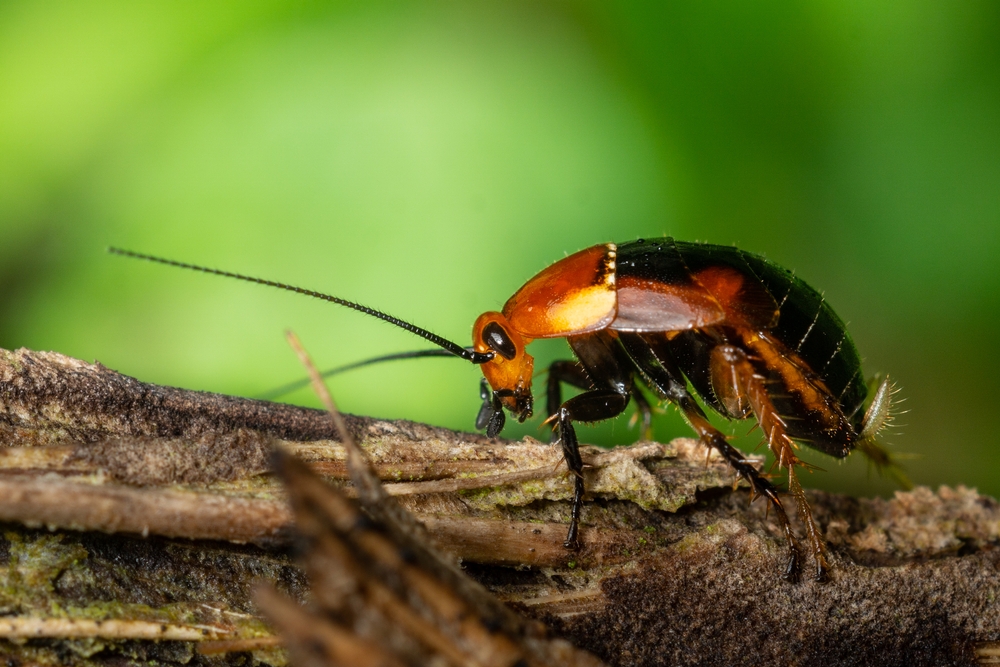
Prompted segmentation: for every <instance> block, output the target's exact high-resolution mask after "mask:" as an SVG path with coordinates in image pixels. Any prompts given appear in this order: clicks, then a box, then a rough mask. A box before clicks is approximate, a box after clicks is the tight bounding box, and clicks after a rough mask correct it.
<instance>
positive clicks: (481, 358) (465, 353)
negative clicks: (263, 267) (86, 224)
mask: <svg viewBox="0 0 1000 667" xmlns="http://www.w3.org/2000/svg"><path fill="white" fill-rule="evenodd" d="M108 252H110V253H111V254H113V255H122V256H124V257H133V258H135V259H144V260H146V261H148V262H156V263H157V264H166V265H167V266H175V267H177V268H179V269H191V270H192V271H201V272H202V273H211V274H213V275H216V276H223V277H225V278H236V279H237V280H245V281H246V282H248V283H257V284H258V285H267V286H268V287H277V288H278V289H283V290H287V291H289V292H296V293H297V294H304V295H306V296H311V297H314V298H316V299H322V300H323V301H329V302H331V303H335V304H337V305H340V306H346V307H348V308H351V309H353V310H357V311H359V312H362V313H364V314H365V315H371V316H372V317H377V318H378V319H380V320H383V321H385V322H388V323H389V324H394V325H396V326H397V327H399V328H400V329H405V330H406V331H409V332H410V333H413V334H416V335H418V336H420V337H421V338H423V339H425V340H429V341H430V342H432V343H434V344H435V345H437V346H438V347H440V348H443V349H445V350H447V351H448V352H450V353H452V354H454V355H455V356H456V357H461V358H462V359H465V360H466V361H471V362H472V363H474V364H484V363H486V362H487V361H489V360H490V359H492V358H493V354H494V353H493V352H485V353H484V352H475V351H474V350H468V349H466V348H464V347H462V346H461V345H458V344H457V343H452V342H451V341H450V340H448V339H446V338H442V337H441V336H438V335H437V334H434V333H431V332H430V331H428V330H427V329H421V328H420V327H418V326H416V325H415V324H410V323H409V322H405V321H403V320H401V319H399V318H398V317H393V316H392V315H388V314H386V313H383V312H382V311H380V310H375V309H374V308H369V307H368V306H362V305H361V304H360V303H354V302H353V301H348V300H347V299H341V298H339V297H335V296H330V295H329V294H323V293H321V292H314V291H312V290H308V289H304V288H302V287H295V286H294V285H286V284H285V283H279V282H275V281H273V280H264V279H263V278H253V277H251V276H244V275H242V274H239V273H231V272H229V271H220V270H219V269H210V268H208V267H204V266H197V265H195V264H187V263H185V262H178V261H175V260H172V259H163V258H162V257H153V256H152V255H144V254H142V253H138V252H132V251H131V250H122V249H121V248H108Z"/></svg>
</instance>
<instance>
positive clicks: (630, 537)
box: [0, 350, 1000, 665]
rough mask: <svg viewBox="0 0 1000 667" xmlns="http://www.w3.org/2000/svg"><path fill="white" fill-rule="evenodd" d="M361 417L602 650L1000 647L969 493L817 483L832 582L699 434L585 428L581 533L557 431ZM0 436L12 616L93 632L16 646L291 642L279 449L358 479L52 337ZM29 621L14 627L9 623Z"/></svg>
mask: <svg viewBox="0 0 1000 667" xmlns="http://www.w3.org/2000/svg"><path fill="white" fill-rule="evenodd" d="M347 428H348V430H350V431H351V434H352V435H353V436H354V438H355V439H356V440H357V441H358V442H359V443H360V444H361V446H362V447H363V448H364V450H365V451H366V453H367V455H368V457H369V458H370V459H371V460H372V462H373V464H374V467H375V470H376V473H377V474H378V476H379V477H380V478H381V479H382V480H383V483H384V486H385V488H386V490H387V492H388V493H389V494H390V495H392V496H394V497H395V498H396V499H397V500H399V502H400V503H401V505H402V506H403V507H404V508H406V509H407V510H408V511H409V512H411V513H413V514H414V515H416V516H417V517H418V518H419V519H420V520H421V521H422V522H423V523H424V525H425V526H426V527H427V529H428V533H429V535H430V537H431V539H432V540H433V541H434V542H435V543H436V544H437V545H438V547H439V548H440V549H442V550H444V551H445V552H448V553H450V554H452V555H453V556H454V557H456V558H459V559H461V560H462V561H463V562H464V563H465V569H466V571H467V572H470V573H472V574H473V575H474V576H475V577H476V578H478V579H479V580H480V581H482V582H483V583H485V584H486V585H487V587H488V588H489V589H490V590H492V591H493V593H494V594H495V595H497V596H498V597H499V598H500V599H501V600H503V601H505V602H507V603H508V604H510V605H512V606H513V607H514V608H515V609H516V610H519V611H520V612H521V613H523V614H524V615H526V616H529V617H534V618H538V619H542V620H544V621H545V622H546V623H548V624H549V626H550V627H551V628H552V629H553V630H555V631H556V632H557V633H558V634H561V635H562V636H564V637H566V638H567V639H569V640H571V641H572V642H574V643H575V644H577V645H578V646H581V647H583V648H586V649H587V650H589V651H591V652H593V653H594V654H595V655H597V656H599V657H601V658H602V659H603V660H605V661H606V662H608V663H609V664H635V665H640V664H720V665H723V664H724V665H734V664H748V665H749V664H754V665H756V664H785V663H788V664H793V663H794V664H823V665H837V664H844V665H847V664H874V665H921V664H927V665H942V664H975V663H976V661H977V660H978V661H979V662H980V663H982V664H986V663H988V662H989V661H990V660H992V659H994V658H993V655H994V654H995V653H997V651H996V647H995V646H994V645H993V644H991V643H990V642H997V641H998V640H1000V609H998V605H997V604H996V603H995V602H994V600H995V599H996V597H997V593H998V590H997V589H998V588H1000V583H998V578H997V575H996V573H997V565H998V557H997V555H996V554H997V552H996V551H994V549H993V548H994V546H995V545H996V544H997V542H998V539H1000V507H998V504H997V503H996V501H994V500H993V499H990V498H985V497H982V496H979V495H977V494H976V493H975V492H974V491H972V490H969V489H965V488H963V487H959V488H957V489H949V488H947V487H942V488H941V489H940V490H939V491H938V492H937V493H934V492H932V491H930V490H929V489H926V488H918V489H916V490H914V491H913V492H909V493H897V494H896V497H895V498H893V499H891V500H881V499H873V500H865V499H853V498H847V497H844V496H839V495H833V494H825V493H819V492H813V493H811V494H810V500H811V502H812V504H813V508H814V511H815V515H816V518H817V520H818V522H819V525H820V526H821V528H822V529H823V530H824V531H825V534H826V538H827V540H828V542H829V544H830V546H831V552H832V558H833V562H834V565H835V570H834V573H833V577H832V581H830V582H828V583H825V584H817V583H814V582H809V581H807V582H803V583H800V584H788V583H785V582H783V581H782V580H781V579H780V577H779V573H780V570H781V560H782V557H783V551H782V550H783V544H782V542H781V538H780V531H779V530H778V528H777V527H776V526H775V525H774V524H773V523H772V522H770V521H769V520H768V517H767V516H766V515H765V508H764V507H763V506H762V505H761V504H759V503H756V504H753V505H750V504H749V503H748V494H747V491H746V490H745V489H740V490H736V491H733V490H732V488H731V480H732V476H731V474H730V472H729V470H728V469H727V468H726V467H725V465H724V464H722V463H721V462H719V461H716V460H714V459H710V460H709V462H708V464H706V462H705V455H704V451H703V450H702V449H700V447H699V446H698V445H697V443H695V442H694V441H691V440H686V439H679V440H675V441H674V442H672V443H669V444H666V445H661V444H657V443H639V444H637V445H636V446H634V447H630V448H621V449H617V450H613V451H610V452H604V451H601V450H598V449H596V448H587V449H586V450H585V460H586V461H587V463H588V465H589V467H588V468H587V471H586V474H587V488H588V490H589V493H590V501H589V502H588V503H587V506H586V508H585V510H584V515H583V520H584V530H583V533H582V538H583V549H582V550H581V551H580V552H576V553H573V552H567V551H566V550H565V549H563V548H562V540H563V538H564V537H565V529H566V523H567V521H568V516H569V499H570V498H571V496H572V485H571V483H570V481H569V479H568V478H567V473H566V469H565V465H564V464H562V462H561V457H560V455H559V452H558V449H557V448H553V447H550V446H548V445H546V444H542V443H539V442H537V441H534V440H532V439H530V438H526V439H525V440H523V441H520V442H516V443H508V442H503V441H497V440H490V439H487V438H484V437H482V436H477V435H471V434H466V433H456V432H452V431H449V430H446V429H440V428H434V427H430V426H426V425H422V424H415V423H412V422H388V421H382V420H377V419H373V418H366V417H351V416H347ZM0 444H2V445H4V448H3V449H0V520H2V521H6V522H9V523H8V526H7V528H6V530H5V532H4V538H3V540H2V541H0V564H2V563H6V564H7V565H8V568H7V574H6V575H0V576H5V577H6V580H5V581H4V582H2V587H0V609H2V610H4V613H5V614H6V615H7V616H10V617H12V618H15V619H29V620H18V621H17V622H16V623H15V625H17V624H20V625H18V627H20V628H25V627H36V625H37V624H39V623H40V624H41V625H37V627H46V628H53V627H62V626H60V625H59V624H58V623H56V624H53V623H54V621H53V620H52V618H53V609H57V610H60V611H59V612H58V613H61V614H62V617H61V618H63V619H69V620H72V621H74V622H75V623H77V624H78V626H77V627H86V628H88V630H87V632H88V633H90V634H88V635H87V638H79V637H78V638H76V639H66V638H69V637H71V636H72V635H66V636H65V637H66V638H64V639H59V640H56V639H49V640H39V642H33V643H29V644H18V643H13V642H11V641H6V640H2V639H0V654H4V653H5V654H6V655H8V656H9V657H11V658H13V659H16V660H18V661H25V660H28V661H40V662H47V663H50V664H57V663H59V661H60V660H61V659H62V658H61V657H60V656H63V657H64V655H65V651H66V650H70V651H71V652H73V654H74V655H76V656H77V657H78V658H79V661H80V664H109V661H112V662H113V661H120V660H121V659H122V657H123V656H126V657H127V656H128V655H131V656H132V657H131V658H128V659H129V660H132V659H134V660H136V661H144V660H151V659H154V658H155V659H156V660H159V661H161V662H171V661H176V662H183V661H184V660H187V659H190V658H191V656H192V655H193V654H192V653H191V651H192V650H193V649H192V646H193V644H192V643H191V642H188V641H183V642H179V643H175V642H165V643H164V642H159V643H156V642H150V641H149V640H148V639H143V638H142V637H141V636H139V635H136V636H135V637H134V638H130V637H127V636H124V635H122V634H121V632H120V631H119V634H117V635H116V634H114V633H111V632H110V631H108V632H106V633H105V634H103V635H102V634H101V631H100V630H99V627H100V626H98V625H94V624H93V622H92V621H93V620H94V619H103V620H107V619H114V620H115V621H116V623H118V625H114V626H112V625H108V626H107V627H115V628H121V627H135V628H148V627H152V626H147V625H142V623H154V622H158V623H163V624H167V625H168V626H169V627H170V628H179V629H176V630H171V632H174V633H175V634H176V636H177V637H182V636H183V637H187V635H184V634H183V632H182V629H183V628H187V627H196V626H197V627H203V626H204V627H211V628H213V630H212V631H211V633H210V634H211V636H210V637H209V635H205V636H206V638H211V639H213V641H218V639H219V637H223V638H226V639H228V641H230V642H231V645H232V646H242V647H243V649H240V650H251V651H254V655H255V657H256V658H257V659H259V660H263V661H264V662H274V661H277V660H279V658H278V657H276V656H277V654H276V653H275V651H276V650H277V649H275V648H274V647H273V642H272V640H269V639H267V637H268V636H269V634H270V631H268V630H267V629H266V627H265V626H264V625H263V624H262V622H261V620H260V617H259V614H258V610H257V608H256V606H255V604H254V603H253V601H252V599H251V597H252V596H251V590H252V588H253V582H254V581H255V580H256V579H257V578H264V579H267V580H268V581H271V582H272V583H273V584H275V585H277V587H278V588H279V589H280V590H281V591H283V592H284V593H285V594H287V595H291V596H292V597H293V598H296V599H302V598H303V594H304V592H305V589H306V584H305V580H304V579H303V577H302V575H301V572H300V571H299V570H298V568H296V567H295V566H294V565H293V564H292V563H291V561H290V560H289V559H288V557H287V556H286V555H285V553H286V549H285V546H286V545H288V544H289V539H290V535H291V534H292V533H291V521H292V518H291V516H292V515H291V513H290V510H289V509H288V506H287V504H286V501H285V492H284V490H283V487H282V486H281V484H280V482H279V481H278V480H277V479H276V478H275V477H274V476H273V475H271V474H270V467H271V456H270V452H271V451H272V449H273V448H274V447H275V446H280V447H282V448H283V449H285V450H286V451H290V452H292V453H294V454H295V455H296V456H298V457H299V458H301V459H302V460H304V461H306V462H307V463H308V464H309V466H310V467H311V468H312V470H314V471H315V472H317V473H319V474H320V475H321V476H322V477H324V478H326V479H327V481H328V482H330V483H331V484H332V485H333V486H335V487H340V488H342V489H343V491H344V492H345V493H348V494H350V493H351V489H350V488H349V487H348V486H347V482H346V479H347V477H348V475H347V469H346V462H345V460H346V455H345V453H344V450H343V448H342V447H341V445H340V444H339V442H337V439H336V432H335V429H334V428H333V427H332V425H331V423H330V421H329V418H328V416H327V415H325V414H324V413H322V412H320V411H316V410H309V409H304V408H297V407H293V406H287V405H281V404H274V403H267V402H261V401H251V400H246V399H239V398H233V397H226V396H218V395H214V394H205V393H200V392H191V391H185V390H180V389H172V388H165V387H158V386H155V385H149V384H145V383H142V382H139V381H137V380H135V379H132V378H128V377H125V376H122V375H120V374H118V373H115V372H113V371H110V370H108V369H106V368H104V367H102V366H99V365H90V364H85V363H83V362H80V361H76V360H73V359H69V358H67V357H64V356H61V355H58V354H53V353H37V352H30V351H25V350H20V351H17V352H5V351H4V352H0ZM37 526H46V527H48V528H49V529H51V530H53V531H54V532H45V531H38V530H35V529H34V528H33V527H37ZM73 531H83V532H73ZM95 531H98V532H95ZM142 536H149V538H148V539H143V538H142ZM190 540H195V541H190ZM240 543H249V544H244V545H242V546H241V544H240ZM181 582H183V583H181ZM30 619H34V620H30ZM86 619H89V620H88V622H89V623H90V625H85V624H84V625H80V624H81V623H83V620H86ZM29 621H30V622H29ZM31 623H36V625H31ZM122 623H126V624H127V623H132V624H133V625H132V626H127V625H125V626H123V625H122ZM63 625H64V626H65V627H70V626H69V625H65V623H64V624H63ZM71 625H72V624H71ZM12 627H13V626H12ZM95 628H96V629H95ZM143 631H144V632H145V631H147V630H143ZM20 632H22V635H16V633H14V631H11V633H8V634H6V635H5V634H4V631H3V625H2V623H0V638H2V637H8V638H10V639H11V640H13V639H14V638H15V637H16V636H23V630H21V631H20ZM137 632H138V631H137ZM95 633H96V634H95ZM171 636H173V635H171ZM95 638H96V639H100V640H102V641H104V642H105V643H104V644H102V646H103V647H104V648H101V649H100V650H93V649H94V644H93V642H94V641H95ZM46 642H47V643H46ZM88 642H89V643H88ZM136 642H138V643H136ZM241 642H242V643H241ZM67 647H70V648H69V649H67ZM88 647H89V648H88ZM60 651H61V652H62V653H60ZM129 651H131V652H132V653H128V652H129ZM235 655H236V654H232V653H223V654H221V655H220V656H216V657H214V658H212V659H213V660H223V661H225V660H229V659H233V660H235V659H236V658H235V657H233V656H235Z"/></svg>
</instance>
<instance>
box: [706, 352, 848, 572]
mask: <svg viewBox="0 0 1000 667" xmlns="http://www.w3.org/2000/svg"><path fill="white" fill-rule="evenodd" d="M712 369H713V374H712V379H713V383H718V384H720V385H722V386H721V387H720V391H722V392H727V393H731V394H738V395H739V396H740V397H742V398H743V399H744V400H746V401H747V402H748V403H749V405H750V408H751V409H752V410H753V413H754V414H755V415H756V417H757V423H758V424H760V428H761V430H762V431H763V432H764V435H765V437H766V438H767V444H768V447H770V449H771V453H772V454H774V458H775V459H776V460H777V463H778V466H779V467H780V468H787V469H788V492H789V493H790V494H791V495H792V497H793V498H794V499H795V506H796V510H797V511H798V514H799V518H801V519H802V523H803V524H805V527H806V533H807V534H808V537H809V545H810V547H811V549H812V554H813V557H814V559H815V561H816V579H817V581H820V580H823V579H825V578H826V574H827V570H828V569H829V566H828V564H827V560H826V545H825V543H824V541H823V538H822V536H821V535H820V534H819V529H818V528H817V527H816V521H815V519H814V518H813V515H812V509H811V508H810V507H809V501H808V499H807V498H806V494H805V491H803V489H802V485H801V484H799V478H798V475H797V474H796V472H795V466H796V465H802V462H801V461H800V460H799V458H798V457H797V456H796V455H795V447H796V445H795V442H794V441H793V440H792V439H791V437H790V436H789V435H788V432H787V428H786V425H785V422H784V420H783V419H782V418H781V416H780V415H779V414H778V412H777V410H776V409H775V407H774V403H772V402H771V398H770V396H769V395H768V393H767V388H766V386H765V383H764V382H765V381H764V378H763V377H761V376H760V375H758V374H757V373H756V371H755V370H754V367H753V364H752V363H750V359H749V358H747V355H746V353H745V352H743V350H741V349H739V348H737V347H735V346H732V345H720V346H719V347H717V348H715V349H714V350H713V351H712ZM717 369H718V372H716V371H717ZM733 384H735V386H733Z"/></svg>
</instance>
